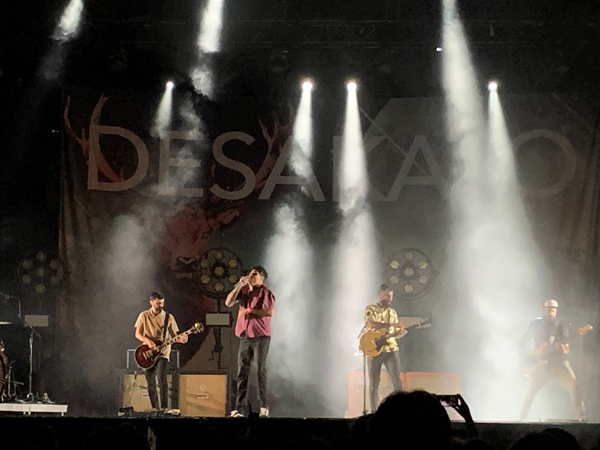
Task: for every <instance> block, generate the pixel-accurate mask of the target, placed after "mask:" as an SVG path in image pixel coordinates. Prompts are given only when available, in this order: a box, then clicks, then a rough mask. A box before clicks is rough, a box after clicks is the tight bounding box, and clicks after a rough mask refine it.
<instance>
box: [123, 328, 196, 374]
mask: <svg viewBox="0 0 600 450" xmlns="http://www.w3.org/2000/svg"><path fill="white" fill-rule="evenodd" d="M203 331H204V325H202V324H201V323H196V324H195V325H194V326H193V327H192V328H190V329H189V330H187V331H184V332H182V333H179V334H177V335H175V336H173V337H172V338H169V339H167V340H166V341H164V342H163V341H156V342H155V344H156V348H150V347H148V345H146V344H142V345H139V346H138V348H136V349H135V362H136V363H137V365H138V366H140V369H150V368H152V367H154V364H156V360H157V359H158V357H159V356H160V352H161V351H162V350H163V349H164V348H165V347H167V346H169V345H171V344H172V343H174V342H175V341H176V340H177V339H178V338H179V337H180V336H183V335H187V334H194V333H202V332H203Z"/></svg>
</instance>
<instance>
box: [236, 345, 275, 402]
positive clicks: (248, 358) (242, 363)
mask: <svg viewBox="0 0 600 450" xmlns="http://www.w3.org/2000/svg"><path fill="white" fill-rule="evenodd" d="M270 343H271V338H270V337H269V336H260V337H255V338H248V337H246V336H242V337H240V348H239V350H238V382H237V400H236V402H235V409H237V410H238V411H240V412H242V413H243V412H245V410H246V408H247V405H248V382H249V381H250V368H251V367H252V361H253V360H254V354H255V353H256V358H257V359H256V362H257V364H258V399H259V400H260V406H261V407H266V406H267V354H268V353H269V344H270Z"/></svg>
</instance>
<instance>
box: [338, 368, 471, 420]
mask: <svg viewBox="0 0 600 450" xmlns="http://www.w3.org/2000/svg"><path fill="white" fill-rule="evenodd" d="M363 379H364V378H363V372H362V371H358V370H357V371H353V372H350V373H349V377H348V411H347V416H348V417H357V416H360V415H362V413H363V408H364V397H363V393H364V391H363V389H364V383H363ZM400 380H401V381H402V386H403V387H404V389H405V390H406V391H415V390H423V391H427V392H431V393H432V394H460V393H461V391H462V376H461V375H460V374H459V373H436V372H406V373H401V374H400ZM368 388H369V377H368V376H367V410H369V392H368ZM391 392H392V383H391V380H389V379H388V374H387V372H386V371H385V370H382V371H381V381H380V383H379V398H380V400H381V401H383V399H384V398H385V397H387V396H388V395H389V394H390V393H391ZM446 412H447V413H448V416H449V417H450V419H452V420H462V418H461V417H460V415H459V414H458V413H457V412H456V411H455V410H454V409H453V408H446Z"/></svg>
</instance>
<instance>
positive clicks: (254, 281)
mask: <svg viewBox="0 0 600 450" xmlns="http://www.w3.org/2000/svg"><path fill="white" fill-rule="evenodd" d="M267 276H268V274H267V271H266V270H265V268H264V267H262V266H253V267H252V269H251V270H250V273H249V274H248V275H247V276H245V277H241V278H240V281H239V282H238V283H237V284H236V286H235V287H234V288H233V290H232V291H231V292H230V293H229V294H228V295H227V299H226V300H225V305H226V306H228V307H232V306H233V305H235V304H236V303H237V302H239V303H240V309H239V311H238V316H237V321H236V324H235V335H236V336H237V337H239V338H240V347H239V351H238V383H237V397H236V403H235V409H234V410H233V411H231V415H230V417H244V413H245V412H246V410H247V405H248V381H249V379H250V368H251V367H252V360H253V359H254V355H255V353H256V358H257V361H256V362H257V365H258V396H259V400H260V416H261V417H268V416H269V408H268V406H267V354H268V352H269V344H270V342H271V317H272V316H273V313H274V311H275V296H274V295H273V293H272V292H271V291H270V290H269V288H267V287H266V286H265V285H264V284H263V282H264V281H265V279H266V278H267Z"/></svg>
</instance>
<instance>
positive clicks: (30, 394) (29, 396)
mask: <svg viewBox="0 0 600 450" xmlns="http://www.w3.org/2000/svg"><path fill="white" fill-rule="evenodd" d="M0 297H3V298H4V300H3V301H4V303H5V304H6V306H8V308H9V309H10V310H11V311H12V312H13V313H15V314H16V315H17V316H18V317H19V320H20V321H21V323H22V324H23V326H25V327H26V328H29V330H30V333H29V392H28V393H27V397H26V400H25V402H26V403H33V401H34V400H35V396H34V395H33V338H34V336H37V337H39V338H40V339H41V338H42V336H40V334H39V333H38V332H37V331H35V330H34V329H33V327H32V326H31V325H29V324H28V323H27V322H25V319H23V316H22V308H21V299H19V298H18V297H15V296H14V295H10V294H5V293H3V292H0ZM11 298H12V299H13V300H16V301H17V303H18V305H19V310H18V311H15V309H14V308H13V307H12V306H11V305H10V303H9V302H8V300H9V299H11Z"/></svg>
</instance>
